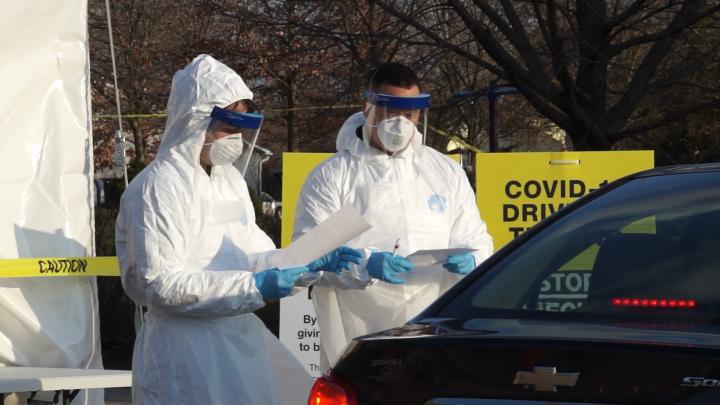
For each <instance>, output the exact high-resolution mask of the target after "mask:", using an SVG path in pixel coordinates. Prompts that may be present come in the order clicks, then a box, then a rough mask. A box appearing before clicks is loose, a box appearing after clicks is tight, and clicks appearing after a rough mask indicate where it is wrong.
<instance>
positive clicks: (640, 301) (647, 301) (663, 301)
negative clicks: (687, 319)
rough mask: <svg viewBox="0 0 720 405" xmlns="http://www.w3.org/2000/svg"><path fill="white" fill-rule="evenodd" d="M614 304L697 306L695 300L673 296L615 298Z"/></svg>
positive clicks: (673, 306) (691, 307) (686, 307)
mask: <svg viewBox="0 0 720 405" xmlns="http://www.w3.org/2000/svg"><path fill="white" fill-rule="evenodd" d="M612 304H613V306H616V307H641V308H679V309H693V308H695V306H696V302H695V300H678V299H672V298H613V299H612Z"/></svg>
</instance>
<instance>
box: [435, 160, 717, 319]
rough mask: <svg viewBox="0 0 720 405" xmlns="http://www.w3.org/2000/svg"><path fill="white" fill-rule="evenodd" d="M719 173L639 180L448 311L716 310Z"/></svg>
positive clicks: (553, 228)
mask: <svg viewBox="0 0 720 405" xmlns="http://www.w3.org/2000/svg"><path fill="white" fill-rule="evenodd" d="M718 255H720V173H686V174H674V175H665V176H654V177H644V178H637V179H633V180H630V181H628V182H626V183H625V184H622V185H620V186H618V187H616V188H614V189H612V190H610V191H609V192H608V193H605V194H604V195H601V196H599V197H598V198H596V199H594V200H592V201H589V202H588V203H586V204H584V205H583V206H582V207H579V208H578V209H576V210H573V211H572V212H570V213H569V214H568V215H566V216H564V217H562V218H560V219H558V220H556V221H554V222H553V223H551V224H550V225H549V226H547V227H546V228H545V229H544V230H543V231H541V232H539V233H537V234H535V235H534V236H533V237H532V238H530V239H528V240H526V241H525V242H524V243H523V244H522V245H520V246H519V247H517V248H516V249H515V250H514V251H513V252H511V253H510V254H508V255H507V256H506V257H505V258H504V259H503V260H501V261H500V262H498V263H496V265H494V266H493V267H492V268H491V269H489V270H487V271H486V273H485V274H484V275H483V276H482V277H480V278H478V279H477V280H476V281H475V282H474V283H473V284H472V285H470V286H468V287H467V288H466V289H465V290H463V291H462V292H461V293H459V295H458V296H457V297H456V298H455V299H454V300H452V301H451V302H450V303H449V304H448V305H447V306H446V307H445V308H443V309H441V310H440V314H438V316H441V317H472V316H491V315H492V314H493V311H495V312H496V313H498V314H500V313H502V314H503V316H507V315H508V314H514V315H512V316H532V315H538V314H542V315H543V316H548V315H551V314H557V315H558V316H562V315H563V314H573V316H581V317H582V316H588V317H592V316H599V315H603V316H607V315H615V316H624V315H628V316H639V315H642V316H650V317H677V316H680V317H692V318H709V319H716V318H717V317H718V313H717V312H718V305H719V304H720V289H718V288H717V287H716V286H717V285H720V284H719V283H720V259H719V258H718Z"/></svg>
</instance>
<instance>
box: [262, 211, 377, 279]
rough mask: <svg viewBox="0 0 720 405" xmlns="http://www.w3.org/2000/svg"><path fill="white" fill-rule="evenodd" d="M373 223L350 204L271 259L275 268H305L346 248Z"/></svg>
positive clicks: (271, 263) (271, 264)
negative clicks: (343, 247)
mask: <svg viewBox="0 0 720 405" xmlns="http://www.w3.org/2000/svg"><path fill="white" fill-rule="evenodd" d="M370 228H371V227H370V224H368V223H367V221H365V219H364V218H363V217H362V215H360V213H359V212H357V210H356V209H355V207H353V206H352V205H346V206H344V207H342V208H340V209H339V210H338V211H337V212H335V213H334V214H332V215H330V217H329V218H328V219H326V220H325V221H323V222H322V223H321V224H319V225H318V226H316V227H315V228H313V229H311V230H310V231H309V232H308V233H306V234H305V235H303V236H301V237H300V239H298V240H296V241H295V242H293V243H291V244H290V246H288V247H286V248H283V249H280V250H279V251H278V252H277V253H275V254H274V255H272V257H270V259H269V262H270V263H269V264H270V266H272V267H277V268H280V269H282V268H288V267H295V266H304V265H306V264H308V263H310V262H312V261H313V260H315V259H318V258H319V257H321V256H322V255H324V254H326V253H329V252H331V251H332V250H334V249H337V248H338V247H340V246H342V245H343V244H344V243H347V242H348V241H350V240H352V239H354V238H356V237H357V236H359V235H360V234H362V233H363V232H365V231H367V230H368V229H370Z"/></svg>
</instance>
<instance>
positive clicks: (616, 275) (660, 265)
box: [309, 164, 720, 405]
mask: <svg viewBox="0 0 720 405" xmlns="http://www.w3.org/2000/svg"><path fill="white" fill-rule="evenodd" d="M719 322H720V164H718V165H700V166H676V167H670V168H660V169H655V170H651V171H647V172H643V173H639V174H636V175H632V176H629V177H626V178H623V179H621V180H618V181H616V182H614V183H611V184H610V185H607V186H605V187H603V188H601V189H600V190H597V191H595V192H593V193H591V194H590V195H588V196H586V197H584V198H582V199H580V200H578V201H577V202H576V203H574V204H571V205H569V206H567V207H566V208H564V209H563V210H561V211H560V212H558V213H556V214H555V215H553V216H552V217H550V218H547V219H546V220H545V221H543V222H541V223H540V224H538V225H536V226H535V227H533V228H532V229H530V230H529V231H528V232H526V233H525V234H524V235H522V236H520V237H519V238H517V239H515V240H514V241H513V242H512V243H510V244H508V245H507V246H506V247H505V248H503V249H502V250H500V251H499V252H497V253H496V254H495V255H494V256H492V257H491V258H490V259H488V260H487V261H486V262H485V263H483V264H482V265H481V266H480V267H478V268H477V269H476V270H475V271H474V272H472V273H471V274H470V275H468V276H466V277H465V278H464V279H463V280H462V281H461V282H459V283H458V284H457V285H456V286H454V287H453V288H452V289H450V290H449V291H448V292H447V293H446V294H445V295H443V296H442V297H441V298H440V299H438V300H437V301H436V302H435V303H433V304H432V305H431V306H430V307H429V308H428V309H426V310H425V311H424V312H422V313H421V314H420V315H419V316H418V317H416V318H415V319H413V320H412V321H411V322H409V323H408V324H407V325H405V326H403V327H399V328H395V329H391V330H388V331H384V332H380V333H376V334H372V335H368V336H365V337H362V338H358V339H356V340H355V341H354V342H353V343H351V345H350V346H349V347H348V349H347V351H346V352H345V354H344V356H343V357H342V358H341V359H340V360H339V361H338V362H337V364H335V366H334V367H333V368H332V370H331V371H330V373H329V374H327V375H325V376H324V377H322V378H320V379H318V380H317V382H316V384H315V386H314V387H313V391H312V392H311V397H310V400H309V403H310V404H313V405H329V404H348V405H370V404H407V405H485V404H508V405H510V404H576V403H583V404H587V403H590V404H720V324H719Z"/></svg>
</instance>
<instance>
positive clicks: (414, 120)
mask: <svg viewBox="0 0 720 405" xmlns="http://www.w3.org/2000/svg"><path fill="white" fill-rule="evenodd" d="M365 101H366V104H365V115H366V122H365V125H364V126H363V139H364V141H365V144H366V146H369V145H370V141H371V139H373V138H374V139H376V140H377V141H378V142H379V143H380V145H382V147H383V148H384V149H385V151H386V152H390V153H393V154H395V153H398V152H401V151H403V150H405V148H407V146H408V145H409V144H410V142H411V141H415V142H416V143H419V144H424V143H425V134H426V131H427V110H428V107H429V106H430V95H429V94H419V95H417V96H412V97H401V96H390V95H387V94H380V93H375V92H371V91H368V92H367V93H365Z"/></svg>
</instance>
